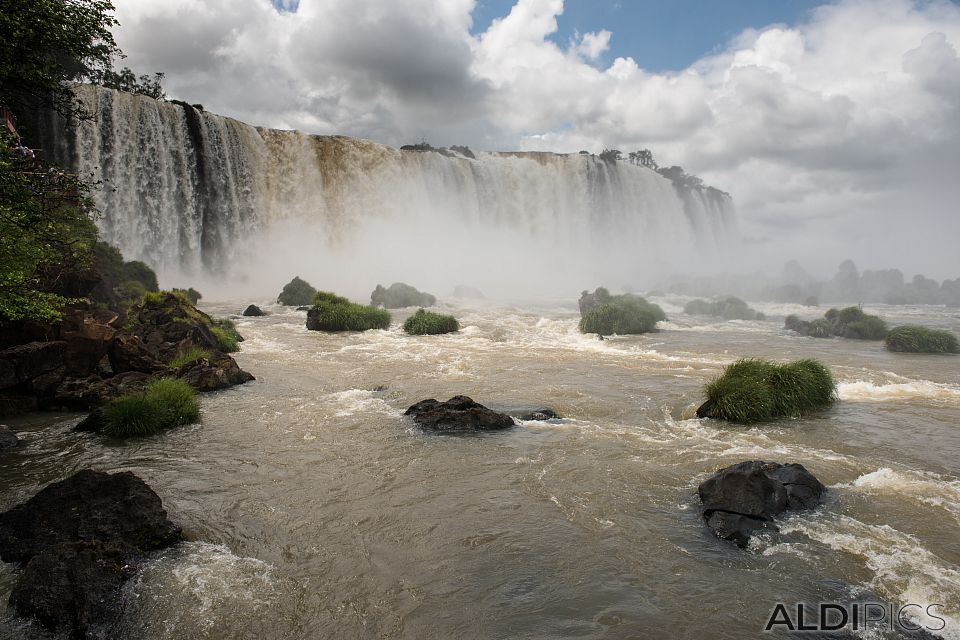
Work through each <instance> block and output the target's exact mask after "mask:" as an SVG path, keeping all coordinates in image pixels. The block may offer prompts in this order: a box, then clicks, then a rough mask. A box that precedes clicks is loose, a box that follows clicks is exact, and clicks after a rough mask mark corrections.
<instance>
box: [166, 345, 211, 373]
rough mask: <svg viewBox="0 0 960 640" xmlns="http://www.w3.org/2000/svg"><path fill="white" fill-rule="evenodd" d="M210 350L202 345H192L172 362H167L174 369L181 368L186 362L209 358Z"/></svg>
mask: <svg viewBox="0 0 960 640" xmlns="http://www.w3.org/2000/svg"><path fill="white" fill-rule="evenodd" d="M209 357H210V352H209V351H207V350H206V349H203V348H202V347H190V348H189V349H187V350H186V351H185V352H183V354H182V355H179V356H177V357H175V358H173V359H172V360H170V362H168V363H167V366H169V367H170V368H172V369H179V368H180V367H182V366H183V365H185V364H190V363H191V362H196V361H197V360H202V359H203V358H209Z"/></svg>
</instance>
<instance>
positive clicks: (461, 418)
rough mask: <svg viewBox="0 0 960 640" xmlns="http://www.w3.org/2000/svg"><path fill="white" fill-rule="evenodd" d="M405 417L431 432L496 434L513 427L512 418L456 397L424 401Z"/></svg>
mask: <svg viewBox="0 0 960 640" xmlns="http://www.w3.org/2000/svg"><path fill="white" fill-rule="evenodd" d="M404 415H408V416H411V417H412V418H413V421H414V422H416V423H417V424H418V425H420V426H421V427H424V428H426V429H430V430H432V431H445V432H449V431H496V430H499V429H509V428H510V427H512V426H514V422H513V418H511V417H510V416H508V415H506V414H504V413H498V412H496V411H494V410H492V409H488V408H487V407H485V406H483V405H482V404H479V403H477V402H474V401H473V400H472V399H471V398H468V397H467V396H454V397H453V398H450V399H449V400H447V401H446V402H440V401H438V400H434V399H433V398H430V399H429V400H421V401H420V402H418V403H416V404H414V405H413V406H411V407H410V408H409V409H407V411H406V413H405V414H404Z"/></svg>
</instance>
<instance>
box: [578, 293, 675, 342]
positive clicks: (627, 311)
mask: <svg viewBox="0 0 960 640" xmlns="http://www.w3.org/2000/svg"><path fill="white" fill-rule="evenodd" d="M666 319H667V316H666V314H664V313H663V309H661V308H660V307H659V306H657V305H655V304H653V303H651V302H647V301H646V300H644V299H643V298H641V297H640V296H634V295H622V296H612V297H611V298H610V299H609V301H608V302H605V303H604V304H601V305H600V306H599V307H596V308H594V309H591V310H589V311H587V312H586V313H584V314H583V317H582V318H580V331H582V332H583V333H598V334H600V335H602V336H604V335H612V334H618V335H627V334H634V333H649V332H651V331H656V325H657V322H659V321H661V320H666Z"/></svg>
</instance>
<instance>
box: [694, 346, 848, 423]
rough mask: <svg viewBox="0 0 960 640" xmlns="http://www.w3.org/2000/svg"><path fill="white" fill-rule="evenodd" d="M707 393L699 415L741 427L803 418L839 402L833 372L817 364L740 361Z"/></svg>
mask: <svg viewBox="0 0 960 640" xmlns="http://www.w3.org/2000/svg"><path fill="white" fill-rule="evenodd" d="M705 391H706V394H707V402H706V403H705V404H704V405H703V406H702V407H701V408H700V411H698V413H697V415H699V416H701V417H709V418H718V419H722V420H731V421H733V422H742V423H751V422H762V421H766V420H771V419H773V418H778V417H784V416H790V417H794V416H801V415H803V414H805V413H808V412H810V411H812V410H814V409H819V408H821V407H825V406H828V405H829V404H830V403H832V402H833V401H834V400H835V399H836V386H835V384H834V382H833V376H831V375H830V370H829V369H827V368H826V367H825V366H824V365H823V364H821V363H820V362H818V361H816V360H797V361H795V362H790V363H787V364H776V363H774V362H770V361H769V360H753V359H748V360H739V361H737V362H735V363H734V364H732V365H730V366H728V367H727V368H726V369H725V370H724V372H723V375H721V376H720V377H719V378H717V379H716V380H714V381H712V382H711V383H710V384H708V385H707V387H706V389H705Z"/></svg>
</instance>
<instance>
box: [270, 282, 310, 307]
mask: <svg viewBox="0 0 960 640" xmlns="http://www.w3.org/2000/svg"><path fill="white" fill-rule="evenodd" d="M316 295H317V290H316V289H314V288H313V287H312V286H310V283H309V282H307V281H306V280H302V279H301V278H300V276H295V277H294V278H293V280H291V281H290V282H288V283H287V284H285V285H283V291H281V292H280V295H279V296H277V302H279V303H280V304H282V305H286V306H288V307H299V306H302V305H306V304H310V303H311V302H313V298H314V296H316Z"/></svg>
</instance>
